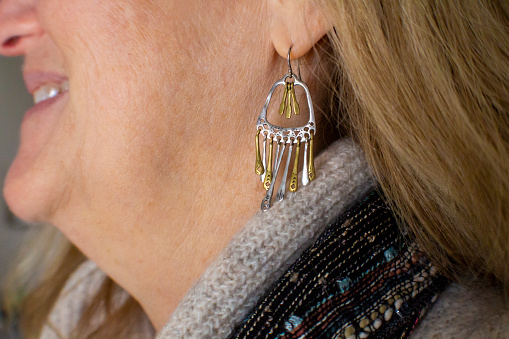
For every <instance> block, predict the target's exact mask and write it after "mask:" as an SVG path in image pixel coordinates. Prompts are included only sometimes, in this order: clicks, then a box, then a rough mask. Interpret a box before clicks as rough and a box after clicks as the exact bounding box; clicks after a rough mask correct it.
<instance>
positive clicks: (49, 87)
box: [34, 81, 69, 104]
mask: <svg viewBox="0 0 509 339" xmlns="http://www.w3.org/2000/svg"><path fill="white" fill-rule="evenodd" d="M68 90H69V81H64V82H63V83H61V84H54V83H48V84H44V85H42V86H41V87H39V88H38V89H37V90H36V91H35V92H34V103H36V104H37V103H39V102H41V101H44V100H47V99H50V98H53V97H54V96H56V95H58V94H60V93H63V92H66V91H68Z"/></svg>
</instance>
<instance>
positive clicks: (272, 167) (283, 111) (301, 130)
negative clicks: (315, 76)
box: [255, 47, 316, 211]
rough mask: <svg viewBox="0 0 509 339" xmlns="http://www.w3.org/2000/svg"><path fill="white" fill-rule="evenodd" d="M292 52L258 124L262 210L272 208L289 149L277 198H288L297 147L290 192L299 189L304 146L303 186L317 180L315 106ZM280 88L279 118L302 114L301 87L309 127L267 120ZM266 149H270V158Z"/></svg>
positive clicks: (258, 166) (257, 146)
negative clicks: (298, 91) (294, 66)
mask: <svg viewBox="0 0 509 339" xmlns="http://www.w3.org/2000/svg"><path fill="white" fill-rule="evenodd" d="M291 50H292V48H291V47H290V49H289V50H288V57H287V60H288V73H287V74H286V75H285V76H284V77H283V78H282V79H280V80H278V81H276V82H275V83H274V85H273V86H272V88H271V90H270V92H269V95H268V96H267V100H266V101H265V105H264V106H263V108H262V112H261V113H260V116H259V117H258V120H257V122H256V136H255V149H256V164H255V173H256V174H257V175H259V176H260V180H261V181H262V183H263V187H264V188H265V190H266V191H267V193H266V194H265V197H264V198H263V200H262V205H261V209H262V211H267V210H268V209H269V208H270V204H271V200H272V195H273V192H274V185H275V182H276V178H277V175H278V172H279V167H280V165H281V161H282V159H283V154H284V152H285V149H286V147H287V146H288V152H287V156H286V164H285V169H284V172H283V177H282V179H281V184H280V187H279V189H278V191H277V195H276V198H277V200H278V201H281V200H283V199H284V197H285V192H286V181H287V175H288V169H289V167H290V162H291V160H290V159H291V157H292V154H293V153H292V152H293V150H294V145H295V159H294V162H293V170H292V174H291V177H290V182H289V184H288V189H289V190H290V192H295V191H297V189H298V186H299V184H298V173H299V168H298V167H299V154H300V148H301V143H304V166H303V173H302V185H304V186H305V185H307V184H308V183H309V182H310V181H313V180H314V179H315V177H316V174H315V165H314V160H313V135H314V134H315V115H314V112H313V102H312V100H311V95H310V93H309V89H308V86H307V85H306V83H305V82H303V81H302V80H301V78H300V72H299V76H297V75H296V74H294V73H293V71H292V64H291V62H290V52H291ZM280 85H284V86H285V89H284V93H283V100H282V101H281V104H280V105H279V114H280V115H284V116H285V117H286V118H287V119H291V117H292V113H293V114H294V115H298V114H300V107H299V104H298V102H297V98H296V96H295V87H296V86H300V87H302V88H303V89H304V91H305V93H306V99H307V102H308V108H309V120H308V123H307V124H306V125H304V126H302V127H280V126H276V125H273V124H271V123H270V122H269V121H268V120H267V108H268V107H269V103H270V101H271V99H272V94H274V91H275V90H276V88H277V87H278V86H280ZM260 136H261V137H262V138H263V140H262V142H261V143H262V150H263V155H261V154H260ZM274 143H275V144H276V146H277V148H276V152H275V155H274ZM267 145H268V147H269V151H268V155H267V152H266V151H267Z"/></svg>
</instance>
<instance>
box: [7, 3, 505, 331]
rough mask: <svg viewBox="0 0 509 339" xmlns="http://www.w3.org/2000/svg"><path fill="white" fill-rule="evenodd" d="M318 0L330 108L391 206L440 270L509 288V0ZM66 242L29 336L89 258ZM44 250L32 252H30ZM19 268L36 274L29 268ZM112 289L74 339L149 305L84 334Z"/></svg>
mask: <svg viewBox="0 0 509 339" xmlns="http://www.w3.org/2000/svg"><path fill="white" fill-rule="evenodd" d="M321 2H322V3H323V5H324V6H325V7H326V8H327V11H326V13H327V16H328V18H329V19H330V21H331V23H332V25H333V26H334V30H333V31H332V32H331V33H330V34H329V36H328V42H329V43H330V46H331V49H330V50H331V55H329V56H330V57H331V58H330V60H329V61H330V63H329V66H328V67H331V68H332V69H333V70H334V72H333V73H334V77H333V79H332V84H331V85H330V88H331V98H332V101H333V105H332V106H331V107H332V108H333V109H332V110H331V111H330V112H329V113H330V114H331V115H333V116H336V118H337V119H338V121H339V124H340V127H341V128H342V129H345V128H346V129H347V130H349V131H350V132H351V134H352V135H353V137H354V138H355V139H356V140H357V141H358V142H359V143H360V145H361V146H362V147H363V149H364V151H365V153H366V155H367V158H368V160H369V162H370V164H371V166H372V168H373V171H374V174H375V176H376V178H377V179H378V181H379V182H380V185H381V188H382V190H383V192H384V193H385V195H386V196H387V198H388V200H389V203H390V204H391V205H392V206H393V207H394V211H396V213H397V214H398V216H399V217H400V219H401V221H402V222H403V223H404V224H405V225H406V227H408V228H409V229H410V230H411V231H412V232H413V233H414V234H415V236H416V237H417V239H418V240H419V242H420V244H421V246H422V248H423V249H424V251H425V252H426V253H427V254H428V256H430V257H431V258H432V260H434V262H435V263H436V264H438V265H439V266H440V267H441V268H442V271H443V272H445V273H447V274H449V275H450V276H451V277H459V276H463V275H467V274H470V275H471V274H472V273H473V274H474V275H476V276H481V275H482V276H492V277H495V278H496V279H497V280H498V281H500V282H501V283H502V284H503V285H504V286H506V287H507V286H509V270H508V269H507V264H508V263H509V249H508V247H507V245H506V244H507V243H508V241H509V216H508V212H509V211H508V207H509V154H508V153H509V114H508V113H509V112H508V110H509V98H508V93H509V39H508V38H507V37H508V36H509V28H508V26H509V18H508V16H509V14H508V13H509V10H508V5H507V4H505V3H504V2H503V1H493V0H476V1H474V0H448V1H440V0H435V1H432V0H428V1H424V0H422V1H408V0H400V1H383V2H382V1H380V2H376V1H372V0H370V1H361V0H359V1H342V0H321ZM52 232H56V231H52ZM59 241H60V242H66V240H63V239H61V240H59ZM62 248H65V251H63V252H65V253H67V254H65V255H62V254H60V255H59V256H54V257H53V259H52V260H50V261H51V262H53V264H48V263H47V264H46V266H49V267H54V266H55V264H56V265H57V266H58V269H55V270H54V272H57V278H55V277H51V279H49V278H41V279H39V282H40V285H39V287H38V288H37V289H35V290H34V292H32V293H31V294H30V295H29V296H28V297H27V298H26V301H25V303H24V304H23V305H24V311H23V314H25V315H26V316H25V319H30V321H27V322H25V326H24V328H25V330H26V331H27V332H26V333H28V332H30V333H29V334H30V335H29V337H33V336H37V333H38V331H39V330H40V328H41V326H42V324H43V322H44V320H45V318H46V316H47V313H46V314H43V313H40V309H39V307H41V305H44V307H42V309H44V310H48V311H49V309H50V305H52V303H53V302H54V300H55V298H56V296H57V294H58V291H59V290H60V289H61V288H62V285H63V283H64V282H65V280H66V279H67V278H68V277H69V275H70V274H71V272H72V271H73V270H74V269H75V268H76V267H77V265H79V263H80V262H81V261H83V260H84V258H83V256H82V255H81V254H80V253H79V252H78V251H77V250H76V249H75V248H74V247H73V246H67V247H66V246H63V247H62ZM41 253H43V252H42V251H38V250H37V249H36V250H34V252H32V254H31V255H30V256H29V257H31V258H33V257H40V256H41ZM62 258H64V259H62ZM21 270H22V271H23V272H24V274H23V275H24V276H25V277H26V276H28V275H29V274H31V273H30V272H31V269H30V268H29V267H26V266H24V267H23V268H22V269H21ZM21 281H26V279H25V280H21ZM55 281H56V282H57V283H55ZM16 288H17V287H16ZM112 288H115V287H114V284H113V283H112V282H111V281H110V282H107V283H105V285H104V287H103V289H102V290H101V291H100V293H98V295H97V297H96V299H95V300H94V301H93V302H92V304H91V306H90V307H89V310H88V311H87V312H86V313H85V314H86V315H85V316H83V317H82V320H81V324H80V325H79V326H78V329H77V330H76V331H75V332H74V336H75V337H80V338H81V337H84V336H86V337H94V336H95V337H100V336H104V333H108V331H109V333H118V332H116V331H117V330H118V329H121V328H124V329H131V328H133V327H134V325H133V324H136V322H135V321H133V319H136V318H138V317H140V314H143V313H142V310H141V308H140V307H139V305H137V304H136V303H135V302H134V300H132V299H131V301H130V302H129V304H128V307H127V308H126V309H121V310H117V312H116V313H115V312H114V314H111V315H110V319H109V321H106V322H105V323H104V324H103V329H101V330H100V331H99V332H95V333H92V334H87V335H83V333H85V332H84V331H83V330H84V329H86V325H87V323H88V322H89V321H90V318H91V316H90V315H91V314H93V310H94V309H95V308H97V307H103V306H101V305H104V303H105V302H106V301H104V299H107V298H108V295H111V293H109V292H108V291H111V289H112ZM18 290H19V289H18ZM106 303H107V302H106ZM36 311H37V312H36ZM128 325H131V326H130V327H129V326H128ZM80 331H81V332H80ZM101 331H104V332H101ZM126 331H127V330H126ZM123 333H127V332H123ZM126 336H127V335H126Z"/></svg>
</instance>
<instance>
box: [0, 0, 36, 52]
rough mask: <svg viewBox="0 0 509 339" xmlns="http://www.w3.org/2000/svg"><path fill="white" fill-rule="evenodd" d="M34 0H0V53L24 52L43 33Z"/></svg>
mask: <svg viewBox="0 0 509 339" xmlns="http://www.w3.org/2000/svg"><path fill="white" fill-rule="evenodd" d="M34 2H35V0H0V54H2V55H5V56H16V55H21V54H25V53H26V52H27V50H29V49H30V47H31V46H33V45H34V44H35V42H36V41H37V40H38V39H39V38H40V37H41V36H42V35H43V32H44V31H43V29H42V27H41V25H40V22H39V19H38V17H37V13H36V11H35V6H34Z"/></svg>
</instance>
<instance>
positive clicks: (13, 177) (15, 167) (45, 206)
mask: <svg viewBox="0 0 509 339" xmlns="http://www.w3.org/2000/svg"><path fill="white" fill-rule="evenodd" d="M27 162H28V159H23V158H22V157H21V156H20V155H19V154H18V156H17V157H16V159H15V160H14V162H13V163H12V165H11V167H10V169H9V171H8V173H7V176H6V178H5V182H4V187H3V195H4V198H5V201H6V202H7V205H8V206H9V209H10V210H11V211H12V213H14V215H16V216H17V217H18V218H20V219H22V220H24V221H26V222H43V221H48V217H49V214H50V213H49V211H50V210H51V208H50V205H51V203H50V202H51V197H50V196H51V192H50V190H49V189H48V188H47V187H45V186H48V185H47V184H45V183H44V182H43V181H42V180H40V179H37V178H38V177H39V178H42V176H41V175H36V173H33V171H31V168H30V167H29V166H28V165H27Z"/></svg>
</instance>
